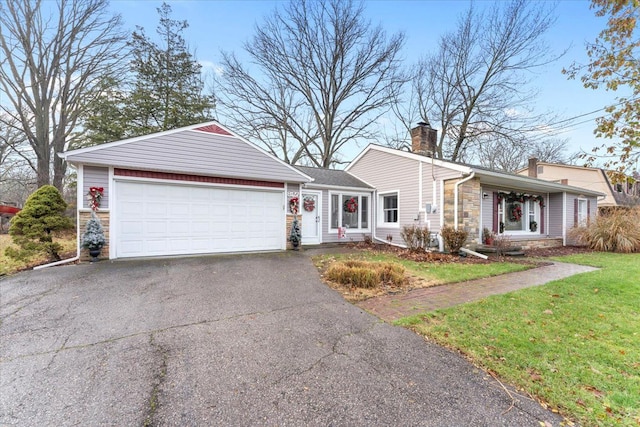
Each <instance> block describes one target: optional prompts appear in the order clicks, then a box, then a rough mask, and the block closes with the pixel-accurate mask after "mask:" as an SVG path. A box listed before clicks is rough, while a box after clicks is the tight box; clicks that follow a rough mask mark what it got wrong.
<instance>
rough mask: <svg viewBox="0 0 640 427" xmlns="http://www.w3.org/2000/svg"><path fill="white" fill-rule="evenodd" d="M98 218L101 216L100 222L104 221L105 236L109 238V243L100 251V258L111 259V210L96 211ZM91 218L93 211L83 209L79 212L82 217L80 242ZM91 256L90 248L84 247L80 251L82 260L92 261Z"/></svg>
mask: <svg viewBox="0 0 640 427" xmlns="http://www.w3.org/2000/svg"><path fill="white" fill-rule="evenodd" d="M96 215H98V218H100V222H101V223H102V229H103V230H104V236H105V238H106V239H107V244H106V245H104V246H103V247H102V251H101V252H100V257H99V258H100V259H109V212H108V211H98V212H96ZM90 218H91V211H87V210H82V211H80V213H79V219H80V228H79V230H78V235H79V236H80V243H82V235H83V234H84V231H85V227H86V225H87V221H89V219H90ZM90 260H91V257H90V256H89V250H88V249H84V248H82V250H81V251H80V261H90Z"/></svg>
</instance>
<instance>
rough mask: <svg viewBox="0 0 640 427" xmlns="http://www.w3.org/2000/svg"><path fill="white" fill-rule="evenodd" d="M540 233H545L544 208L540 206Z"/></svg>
mask: <svg viewBox="0 0 640 427" xmlns="http://www.w3.org/2000/svg"><path fill="white" fill-rule="evenodd" d="M540 234H544V208H543V207H542V206H540Z"/></svg>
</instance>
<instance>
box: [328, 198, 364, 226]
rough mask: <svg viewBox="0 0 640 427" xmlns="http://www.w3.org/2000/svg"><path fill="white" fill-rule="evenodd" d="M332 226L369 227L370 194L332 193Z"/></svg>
mask: <svg viewBox="0 0 640 427" xmlns="http://www.w3.org/2000/svg"><path fill="white" fill-rule="evenodd" d="M330 210H331V228H332V229H334V230H335V229H337V228H338V227H346V228H349V229H356V230H357V229H361V230H363V229H368V228H369V196H367V195H364V194H348V193H335V194H331V207H330Z"/></svg>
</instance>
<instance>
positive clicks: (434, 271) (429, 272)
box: [320, 252, 532, 285]
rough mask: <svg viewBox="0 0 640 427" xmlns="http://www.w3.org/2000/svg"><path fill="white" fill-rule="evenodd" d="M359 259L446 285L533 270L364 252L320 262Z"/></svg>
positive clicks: (522, 267) (334, 256) (497, 264)
mask: <svg viewBox="0 0 640 427" xmlns="http://www.w3.org/2000/svg"><path fill="white" fill-rule="evenodd" d="M344 258H358V259H363V260H366V261H378V262H395V263H399V264H401V265H403V266H404V267H405V268H406V269H407V271H408V272H409V273H410V274H412V275H414V276H417V277H419V278H422V279H424V280H426V281H428V282H430V283H432V284H438V285H440V284H445V283H456V282H463V281H466V280H472V279H479V278H482V277H489V276H497V275H500V274H504V273H511V272H514V271H522V270H526V269H528V268H531V267H532V266H531V265H527V264H519V263H510V262H493V263H489V264H466V263H457V262H452V263H426V262H415V261H410V260H406V259H402V258H398V257H397V256H395V255H394V254H390V253H385V252H362V253H361V254H358V255H325V256H322V257H320V261H322V260H328V259H338V260H340V259H344Z"/></svg>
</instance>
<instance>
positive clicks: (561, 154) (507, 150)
mask: <svg viewBox="0 0 640 427" xmlns="http://www.w3.org/2000/svg"><path fill="white" fill-rule="evenodd" d="M568 143H569V141H568V140H566V139H564V140H559V139H541V140H534V143H533V144H530V143H528V142H527V141H525V142H524V143H520V142H518V141H516V142H515V143H514V141H512V140H509V139H507V138H489V139H487V140H485V141H483V142H481V143H479V144H478V147H477V150H476V157H477V160H478V163H479V164H480V165H481V166H484V167H486V168H489V169H494V170H502V171H505V172H515V171H516V170H518V169H520V168H523V167H524V166H526V164H527V160H528V159H529V158H530V157H535V158H537V159H538V160H540V161H542V162H549V163H560V164H573V163H575V162H576V160H577V159H578V157H579V153H578V152H575V153H571V152H570V151H569V147H568Z"/></svg>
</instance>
